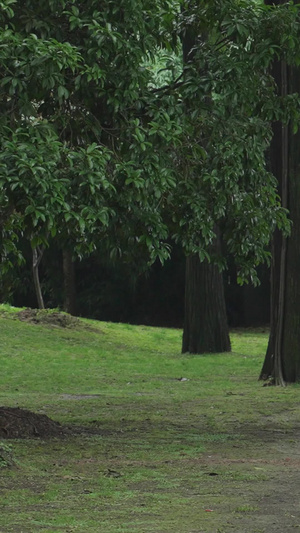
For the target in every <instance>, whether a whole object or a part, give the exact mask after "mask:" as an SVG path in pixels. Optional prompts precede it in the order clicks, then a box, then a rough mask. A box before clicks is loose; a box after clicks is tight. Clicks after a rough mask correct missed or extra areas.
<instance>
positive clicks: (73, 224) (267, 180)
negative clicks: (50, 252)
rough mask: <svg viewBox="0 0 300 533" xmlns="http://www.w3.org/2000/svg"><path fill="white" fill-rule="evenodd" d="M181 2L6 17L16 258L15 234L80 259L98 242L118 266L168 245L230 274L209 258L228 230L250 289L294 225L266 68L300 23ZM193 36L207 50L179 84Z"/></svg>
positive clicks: (10, 12) (7, 207) (6, 210)
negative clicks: (183, 46)
mask: <svg viewBox="0 0 300 533" xmlns="http://www.w3.org/2000/svg"><path fill="white" fill-rule="evenodd" d="M181 4H183V7H184V9H183V12H182V13H180V9H179V7H180V3H178V4H177V3H176V2H174V1H171V0H170V1H167V0H157V1H155V2H153V1H151V2H150V0H144V1H143V2H140V1H136V2H135V1H133V2H132V1H128V0H123V1H122V2H118V3H114V2H111V1H108V0H106V1H105V2H102V3H101V6H100V7H99V2H98V1H96V0H89V1H88V2H86V1H84V2H83V1H80V0H78V1H76V2H73V1H72V2H71V1H70V2H69V1H65V0H52V1H51V2H40V3H39V7H38V9H37V8H36V2H34V1H33V0H26V2H23V3H22V6H20V4H19V3H17V2H14V0H6V1H3V2H2V3H1V4H0V6H1V12H0V14H1V16H2V22H3V24H2V28H5V29H2V30H1V33H0V39H1V44H2V46H1V48H0V67H1V70H2V72H1V74H2V77H1V81H0V96H1V99H0V105H1V112H2V113H1V117H3V120H2V123H0V128H1V152H0V165H1V187H2V189H1V191H2V192H1V195H2V196H1V205H2V206H3V208H2V212H3V213H2V214H1V219H2V220H3V228H2V238H3V255H5V254H6V255H7V257H8V259H9V254H10V253H11V252H12V250H14V248H15V247H16V244H17V240H16V239H17V238H18V236H19V235H20V234H25V235H26V236H27V238H28V239H30V240H31V243H32V246H33V248H36V247H37V246H40V245H42V244H44V245H47V244H48V243H49V241H50V239H55V241H56V243H59V245H60V246H61V248H62V249H63V248H64V247H65V246H67V247H69V246H70V247H72V249H73V251H74V253H77V254H78V255H82V254H85V253H89V251H90V250H92V249H94V248H95V247H96V246H97V242H99V240H100V239H101V240H102V241H106V242H107V244H108V247H109V248H110V251H111V253H112V254H113V255H118V254H120V253H124V251H126V252H127V251H128V250H129V248H132V249H133V250H134V253H136V254H137V255H138V254H141V255H142V254H144V253H145V254H146V253H147V256H148V261H149V262H151V261H154V260H155V258H157V257H158V258H159V259H161V260H162V261H163V260H164V259H165V258H166V257H167V256H168V254H169V242H170V240H172V239H173V240H175V241H176V242H178V243H180V244H181V245H182V247H183V248H184V250H185V251H186V253H187V255H193V254H198V255H199V257H200V259H201V261H204V260H215V261H216V262H217V263H218V265H219V266H220V267H221V268H222V267H223V268H224V266H225V261H224V256H222V257H220V256H218V257H212V254H211V250H212V249H213V244H214V242H215V240H216V236H217V228H219V229H220V231H221V234H222V246H223V248H224V250H225V252H226V253H230V254H232V255H233V256H234V257H235V260H236V263H237V265H238V272H239V274H238V276H239V279H240V280H243V279H246V278H252V279H254V280H255V279H256V266H257V265H258V264H259V263H260V262H262V261H265V260H267V259H268V249H267V247H268V244H269V240H270V236H271V234H272V231H273V229H274V227H275V226H276V225H278V226H281V227H283V226H285V224H286V217H285V212H284V210H282V208H281V206H280V204H279V202H278V197H277V192H276V183H275V181H274V177H273V176H272V175H271V173H270V172H268V171H267V169H266V167H265V162H264V154H265V150H266V149H267V147H268V145H269V142H270V139H271V128H270V126H269V122H268V121H269V120H270V117H271V118H272V117H273V115H274V113H275V110H276V109H277V107H278V99H277V98H276V95H275V92H274V87H273V82H272V79H271V78H270V76H269V74H268V72H267V69H268V66H269V64H270V62H271V61H272V58H273V57H274V54H276V53H277V48H278V43H279V41H280V39H283V38H284V37H286V36H287V34H288V33H289V34H290V23H291V21H293V20H294V19H295V17H296V16H295V9H294V8H293V6H290V7H289V9H288V10H286V11H282V12H280V13H279V12H278V14H276V15H274V14H273V13H271V15H270V13H269V12H268V11H267V10H264V9H263V8H260V9H259V8H255V9H254V7H253V4H252V3H248V2H243V1H234V0H226V1H222V2H221V1H216V2H214V3H213V4H212V3H211V2H203V3H201V4H200V5H199V3H198V2H194V1H190V2H181ZM191 24H192V26H193V28H194V31H195V32H196V34H197V35H202V33H203V31H202V30H203V25H204V26H205V28H206V31H207V34H208V35H209V36H210V39H208V40H207V41H205V42H202V41H200V40H196V43H195V51H194V53H193V60H192V61H191V62H189V63H188V64H186V65H184V68H183V69H181V72H180V73H178V74H177V73H176V74H175V69H174V60H173V56H175V57H177V56H178V54H179V52H178V47H179V37H180V36H181V35H182V32H184V31H186V29H187V28H188V27H189V26H190V25H191ZM276 24H277V26H276ZM275 27H276V30H274V28H275ZM278 27H279V29H280V30H282V31H281V32H280V35H279V36H278V33H279V32H278V31H277V28H278ZM294 31H296V30H294ZM289 38H290V35H289ZM288 46H289V40H288V39H286V47H288ZM163 49H167V50H170V57H169V60H168V61H167V62H166V66H165V68H166V69H167V77H168V79H167V83H166V84H162V85H160V86H158V84H157V83H156V80H155V77H154V75H153V69H151V68H149V57H150V59H151V61H152V62H155V60H156V57H157V55H158V54H159V53H161V51H162V50H163ZM171 52H172V53H173V55H172V53H171ZM250 73H251V80H252V83H251V84H249V76H250ZM187 110H188V112H187ZM4 247H6V248H4ZM134 253H133V252H131V251H130V252H129V256H130V257H134Z"/></svg>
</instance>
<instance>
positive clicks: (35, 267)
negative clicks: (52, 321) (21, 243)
mask: <svg viewBox="0 0 300 533" xmlns="http://www.w3.org/2000/svg"><path fill="white" fill-rule="evenodd" d="M43 253H44V250H43V249H40V248H39V247H38V248H33V250H32V275H33V282H34V288H35V293H36V298H37V302H38V308H39V309H45V305H44V300H43V294H42V289H41V284H40V278H39V264H40V262H41V260H42V257H43Z"/></svg>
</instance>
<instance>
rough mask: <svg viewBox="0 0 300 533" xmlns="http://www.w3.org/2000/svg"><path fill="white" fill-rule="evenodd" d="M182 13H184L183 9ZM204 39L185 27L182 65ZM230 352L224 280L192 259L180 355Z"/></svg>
mask: <svg viewBox="0 0 300 533" xmlns="http://www.w3.org/2000/svg"><path fill="white" fill-rule="evenodd" d="M185 9H187V8H186V7H185ZM181 11H182V13H183V12H184V8H183V6H182V7H181ZM207 38H208V33H207V31H206V30H205V29H203V31H202V34H201V36H200V35H198V30H196V28H195V27H194V26H193V24H190V25H188V27H187V29H186V31H185V33H184V34H183V35H182V36H181V42H182V52H183V63H184V65H187V64H188V63H189V62H192V61H193V57H194V53H195V50H194V46H195V44H196V41H197V40H199V39H201V40H202V41H205V40H207ZM208 97H209V98H210V97H211V95H210V94H209V95H208ZM212 248H213V249H214V250H213V252H217V254H218V253H220V251H221V243H220V238H219V236H218V237H217V239H216V242H215V243H214V246H213V247H212ZM230 350H231V346H230V340H229V328H228V322H227V315H226V306H225V296H224V284H223V276H222V274H221V272H220V271H219V269H218V267H217V265H214V264H212V263H208V262H207V261H205V262H202V263H201V262H200V259H199V256H198V255H191V256H189V257H187V260H186V275H185V318H184V328H183V339H182V352H183V353H186V352H190V353H199V354H201V353H207V352H210V353H218V352H228V351H230Z"/></svg>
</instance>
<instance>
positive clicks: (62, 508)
mask: <svg viewBox="0 0 300 533" xmlns="http://www.w3.org/2000/svg"><path fill="white" fill-rule="evenodd" d="M0 307H1V306H0ZM9 313H10V314H9V316H5V317H1V313H0V328H1V347H2V355H1V364H2V372H1V373H0V401H1V405H2V406H9V407H2V408H0V428H2V429H1V433H0V474H1V475H0V533H41V532H43V531H45V532H47V533H73V532H74V533H86V532H88V533H283V532H284V533H285V532H288V533H291V532H296V531H300V504H299V502H300V484H299V471H300V452H299V438H300V387H299V385H297V384H296V385H293V386H289V387H286V388H285V389H283V388H280V387H263V384H262V383H261V382H259V381H258V376H259V372H260V368H261V364H262V361H263V357H264V352H265V348H266V345H267V337H268V336H267V332H247V331H242V332H241V331H235V332H232V345H233V353H231V354H215V355H212V354H210V355H207V356H203V357H198V356H194V355H191V356H186V355H185V356H184V355H182V354H180V340H181V332H180V331H177V330H167V329H160V328H146V327H136V326H130V325H125V324H123V325H121V324H111V323H101V324H100V323H96V322H87V321H80V322H78V319H74V320H73V319H72V318H70V319H64V318H62V317H61V316H60V315H56V313H57V312H56V311H55V312H52V313H48V312H43V313H40V312H33V311H29V310H25V311H23V312H21V313H22V314H21V315H20V314H17V312H16V311H15V310H13V311H9ZM50 314H51V317H50V318H49V315H50ZM11 315H13V316H11ZM16 315H17V316H16ZM16 318H21V319H22V321H19V320H16ZM76 321H77V322H76Z"/></svg>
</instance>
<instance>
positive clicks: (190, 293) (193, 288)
mask: <svg viewBox="0 0 300 533" xmlns="http://www.w3.org/2000/svg"><path fill="white" fill-rule="evenodd" d="M185 279H186V285H185V319H184V330H183V340H182V352H183V353H186V352H190V353H199V354H202V353H218V352H229V351H230V350H231V346H230V339H229V330H228V322H227V316H226V307H225V297H224V284H223V276H222V273H221V272H220V271H219V268H218V266H217V265H213V264H211V263H208V262H207V261H204V262H202V263H201V262H200V259H199V257H198V255H191V256H189V257H188V258H187V260H186V278H185Z"/></svg>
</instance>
